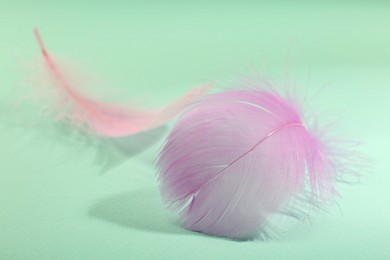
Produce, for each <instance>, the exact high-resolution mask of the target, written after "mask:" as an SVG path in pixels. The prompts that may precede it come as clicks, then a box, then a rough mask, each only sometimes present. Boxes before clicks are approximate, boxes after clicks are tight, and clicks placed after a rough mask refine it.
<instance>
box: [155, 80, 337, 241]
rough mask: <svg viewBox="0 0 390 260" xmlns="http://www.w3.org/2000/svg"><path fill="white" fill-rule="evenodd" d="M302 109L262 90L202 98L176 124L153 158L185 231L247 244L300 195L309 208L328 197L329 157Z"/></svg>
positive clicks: (166, 197)
mask: <svg viewBox="0 0 390 260" xmlns="http://www.w3.org/2000/svg"><path fill="white" fill-rule="evenodd" d="M267 84H268V83H267ZM267 84H265V83H264V84H263V85H267ZM259 85H262V84H259ZM300 111H301V110H300V108H299V107H298V106H297V105H295V104H294V102H293V101H292V99H289V98H282V96H281V95H280V94H279V93H277V92H276V91H273V90H266V89H264V88H262V87H254V88H251V89H237V90H228V91H226V92H221V93H216V94H212V95H209V96H206V97H203V98H202V99H201V100H200V101H199V102H197V103H195V104H193V105H192V106H191V107H190V108H189V109H187V110H186V111H185V113H184V114H183V115H182V116H181V117H180V118H179V120H178V121H177V123H176V125H175V126H174V127H173V129H172V131H171V133H170V135H169V136H168V138H167V140H166V142H165V144H164V146H163V148H162V150H161V152H160V155H159V158H158V160H157V168H158V178H159V182H160V189H161V195H162V198H163V200H164V202H165V203H166V204H167V205H168V206H169V207H170V208H171V209H173V210H175V211H178V212H180V216H181V221H182V223H183V225H184V226H185V227H186V228H188V229H190V230H194V231H199V232H203V233H206V234H209V235H215V236H222V237H228V238H233V239H249V238H253V237H254V236H256V234H259V233H261V232H262V231H264V232H266V231H265V226H266V224H267V223H269V221H270V220H271V218H272V217H273V216H274V215H275V214H276V213H277V212H281V211H283V210H286V209H288V210H293V201H294V199H295V198H298V197H299V196H302V195H303V194H306V193H305V191H307V190H309V193H308V194H309V195H308V196H307V197H306V200H307V201H308V202H309V203H315V202H316V201H317V202H318V201H326V199H329V198H331V197H332V195H334V194H335V188H334V180H335V178H336V176H335V175H336V167H335V163H334V161H333V159H334V158H332V153H331V150H330V149H329V147H328V146H326V145H325V144H324V143H323V141H322V140H321V137H320V136H317V135H316V133H314V132H313V130H310V129H309V128H308V127H307V126H306V125H305V123H304V122H303V121H302V119H303V116H302V114H301V112H300ZM292 214H293V213H291V215H292Z"/></svg>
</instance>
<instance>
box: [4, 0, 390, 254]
mask: <svg viewBox="0 0 390 260" xmlns="http://www.w3.org/2000/svg"><path fill="white" fill-rule="evenodd" d="M311 2H314V1H307V2H303V1H283V2H280V1H272V3H262V2H260V1H259V2H255V1H217V2H213V3H210V2H209V1H193V2H189V1H186V2H184V1H177V2H164V3H163V2H157V3H154V4H152V3H144V2H142V1H139V2H130V1H62V2H60V3H57V2H56V1H24V2H21V1H6V0H0V36H1V40H0V68H1V73H0V89H1V107H0V108H1V111H2V114H1V120H2V124H1V125H0V130H1V132H0V147H1V152H0V259H41V260H42V259H188V260H189V259H390V249H389V244H390V239H389V235H390V217H389V215H390V174H389V172H390V167H389V162H388V154H389V147H390V135H389V134H390V121H389V112H390V105H389V98H390V90H389V89H390V73H389V72H390V71H389V68H390V33H389V28H390V2H389V1H382V2H379V1H366V2H363V1H349V2H344V1H323V2H321V3H319V1H316V2H317V3H311ZM341 2H342V3H341ZM35 26H37V27H39V28H40V30H41V32H42V34H43V37H44V38H45V40H46V43H47V45H48V48H49V49H50V50H51V51H53V52H56V53H57V54H60V55H62V56H65V57H67V58H69V59H72V58H73V59H74V60H75V61H76V62H78V63H80V64H84V65H85V67H87V71H88V72H90V74H91V75H93V76H94V77H95V78H96V79H104V82H105V83H100V84H99V86H100V88H99V89H105V90H106V92H108V93H113V94H112V96H113V97H115V93H122V94H121V96H120V98H121V99H122V100H132V99H136V97H148V96H151V98H150V102H149V104H154V105H156V106H157V105H162V104H165V103H167V102H168V101H169V100H172V99H173V98H175V97H177V96H178V95H180V94H181V93H183V92H184V91H186V90H187V89H189V88H190V87H192V86H195V85H198V84H201V83H204V82H209V81H224V80H230V79H232V78H234V77H235V76H237V75H240V74H245V73H247V72H248V71H249V70H253V69H255V70H257V71H259V72H260V73H262V74H265V75H267V76H268V77H269V78H271V79H274V80H275V81H276V82H278V83H280V84H283V83H284V82H286V81H289V82H290V81H293V82H295V83H296V84H297V85H298V86H300V92H301V93H302V95H304V96H306V97H308V99H310V100H311V101H312V102H311V105H312V106H313V107H315V108H317V109H318V110H319V111H325V112H326V113H325V117H326V118H335V119H336V120H338V121H340V122H341V125H342V126H343V130H342V131H343V132H345V133H347V134H348V135H350V136H351V137H355V138H357V139H359V140H361V141H362V142H363V143H364V145H363V147H362V151H363V152H364V153H366V154H367V155H368V156H369V157H371V159H372V160H373V165H372V166H371V168H370V173H367V174H365V176H364V178H363V179H362V183H361V184H358V185H352V186H349V185H340V186H339V187H340V194H341V196H342V198H340V199H339V200H338V204H337V205H334V206H333V207H331V208H329V212H328V213H320V214H318V215H316V216H315V218H314V220H313V221H312V223H305V224H302V225H297V226H296V227H294V228H293V229H292V230H288V231H287V232H286V233H285V234H282V235H281V236H280V237H279V238H278V239H276V240H272V241H266V242H264V241H248V242H235V241H229V240H226V239H221V238H214V237H208V236H204V235H201V234H197V233H192V232H189V231H186V230H184V229H182V228H181V227H180V226H178V225H177V224H175V222H174V220H173V217H172V216H171V215H170V214H169V213H168V212H166V211H165V210H164V208H163V205H162V204H161V202H160V199H159V194H158V186H157V182H156V179H155V170H154V168H153V160H154V159H155V156H156V154H157V151H158V149H159V147H160V145H161V142H162V139H160V140H159V141H158V142H156V143H155V144H154V145H152V146H151V147H149V149H147V150H145V151H143V152H142V153H136V152H135V151H133V152H132V151H130V152H131V153H133V156H131V157H129V158H126V159H127V160H124V158H120V157H118V156H116V157H115V160H114V159H113V158H111V157H107V153H106V154H104V153H103V154H101V155H105V157H104V156H103V158H106V160H108V159H109V161H103V160H102V159H98V160H97V159H95V149H94V148H93V147H91V146H88V145H85V144H83V143H82V142H81V141H80V142H78V141H77V139H76V140H75V138H69V139H68V138H63V137H60V135H59V134H58V132H57V131H56V130H55V129H54V128H53V126H51V125H50V124H49V123H42V124H40V125H37V126H34V127H33V126H30V127H27V126H28V125H31V124H29V123H25V122H24V123H22V124H20V122H19V123H15V120H13V119H11V117H18V116H19V114H16V113H13V112H10V111H9V105H10V104H12V103H13V102H14V100H15V99H17V98H18V97H20V96H22V95H23V94H25V93H26V88H25V87H24V86H25V84H24V83H23V77H24V75H25V74H26V73H27V72H26V71H25V70H24V69H22V68H25V64H28V62H29V61H31V60H32V59H33V58H34V57H35V58H36V57H39V51H38V48H37V46H36V43H35V41H34V38H33V35H32V29H33V27H35ZM286 71H287V72H288V74H289V76H286V74H285V72H286ZM92 89H93V86H92ZM25 112H26V111H24V112H23V113H25ZM27 112H29V111H27ZM27 116H28V117H29V118H30V119H31V118H34V114H33V113H32V112H31V113H30V114H29V113H27ZM138 138H139V137H137V140H136V141H139V139H138ZM127 142H130V143H134V142H135V140H134V139H133V140H130V141H129V140H127ZM105 147H106V146H105ZM106 148H107V147H106ZM111 148H112V147H111ZM107 149H108V148H107ZM100 151H101V150H100ZM99 158H101V157H99ZM119 163H121V164H119ZM107 164H118V165H117V167H115V168H113V169H111V170H110V171H105V172H104V173H103V174H99V171H100V170H101V167H102V166H103V165H107Z"/></svg>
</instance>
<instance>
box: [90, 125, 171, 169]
mask: <svg viewBox="0 0 390 260" xmlns="http://www.w3.org/2000/svg"><path fill="white" fill-rule="evenodd" d="M166 132H167V127H166V126H161V127H158V128H155V129H152V130H149V131H147V132H142V133H139V134H135V135H131V136H126V137H121V138H101V139H100V140H99V142H98V146H97V149H96V156H95V160H94V164H95V165H98V166H99V168H100V173H105V172H107V171H109V170H111V169H113V168H114V167H117V166H119V165H120V164H122V163H124V162H125V161H127V160H128V159H130V158H131V157H133V156H135V155H137V154H139V153H141V152H143V151H144V150H146V149H147V148H149V147H151V146H152V145H154V144H155V143H157V142H158V141H159V140H160V139H161V137H162V136H163V135H164V134H165V133H166Z"/></svg>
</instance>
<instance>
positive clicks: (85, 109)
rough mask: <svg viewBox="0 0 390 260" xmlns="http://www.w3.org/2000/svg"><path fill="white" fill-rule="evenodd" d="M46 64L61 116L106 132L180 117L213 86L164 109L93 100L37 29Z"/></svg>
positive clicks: (117, 134)
mask: <svg viewBox="0 0 390 260" xmlns="http://www.w3.org/2000/svg"><path fill="white" fill-rule="evenodd" d="M34 34H35V36H36V38H37V41H38V44H39V46H40V48H41V51H42V55H43V58H44V61H45V64H46V71H47V73H48V74H49V76H50V78H51V79H52V82H53V83H54V84H55V87H56V92H57V93H56V94H58V95H59V98H57V100H58V102H59V104H58V108H59V112H58V113H59V115H58V116H57V118H58V119H61V120H70V121H72V122H74V123H76V124H77V125H79V126H82V127H86V128H87V129H88V130H90V131H92V132H94V133H96V134H98V135H102V136H110V137H120V136H127V135H131V134H136V133H139V132H142V131H146V130H150V129H152V128H155V127H158V126H161V125H164V124H165V123H167V122H168V121H170V120H172V119H173V118H174V117H176V116H177V115H178V114H179V113H180V112H181V111H182V110H183V109H184V108H185V107H186V106H187V105H189V104H191V103H192V102H193V101H194V100H196V99H197V98H198V97H200V96H202V95H204V94H205V93H207V92H208V91H209V90H210V88H209V87H198V88H194V89H192V90H190V91H189V92H188V93H187V94H185V95H184V96H183V97H181V98H180V99H178V100H177V101H175V102H173V103H172V104H171V105H169V106H167V107H166V108H164V109H156V110H147V109H136V108H131V107H125V106H120V105H116V104H109V103H103V102H99V101H96V100H92V99H90V98H88V97H86V96H84V95H82V94H81V93H80V92H78V91H77V89H78V88H77V87H76V86H73V85H72V84H71V83H70V81H68V80H67V79H66V78H65V77H64V73H62V71H61V70H60V67H59V66H58V65H57V64H56V62H55V61H54V60H53V58H52V57H51V56H50V54H49V53H48V52H47V50H46V48H45V46H44V43H43V41H42V38H41V36H40V33H39V31H38V30H37V29H35V30H34Z"/></svg>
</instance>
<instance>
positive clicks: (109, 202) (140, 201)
mask: <svg viewBox="0 0 390 260" xmlns="http://www.w3.org/2000/svg"><path fill="white" fill-rule="evenodd" d="M88 215H89V216H90V217H93V218H97V219H100V220H103V221H107V222H110V223H113V224H116V225H120V226H123V227H128V228H134V229H139V230H144V231H149V232H158V233H168V234H180V235H185V234H193V233H192V232H190V231H188V230H185V229H184V228H182V227H181V226H180V224H178V223H177V222H176V221H175V219H174V216H173V215H172V214H170V212H168V211H167V210H166V209H164V206H163V205H162V202H161V200H160V195H159V194H158V192H156V191H154V190H152V189H143V190H137V191H132V192H126V193H120V194H116V195H113V196H110V197H107V198H104V199H102V200H100V201H98V202H96V203H95V204H93V205H92V206H91V207H90V209H89V211H88Z"/></svg>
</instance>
